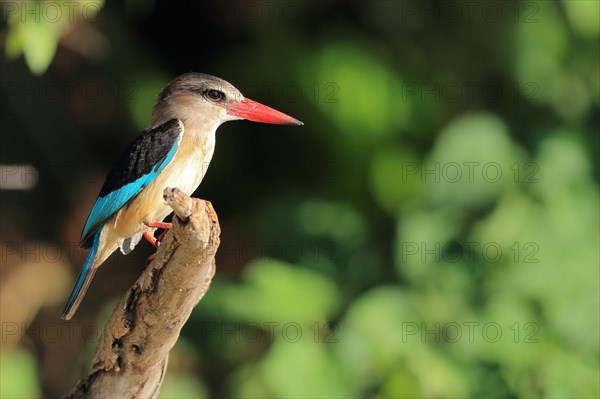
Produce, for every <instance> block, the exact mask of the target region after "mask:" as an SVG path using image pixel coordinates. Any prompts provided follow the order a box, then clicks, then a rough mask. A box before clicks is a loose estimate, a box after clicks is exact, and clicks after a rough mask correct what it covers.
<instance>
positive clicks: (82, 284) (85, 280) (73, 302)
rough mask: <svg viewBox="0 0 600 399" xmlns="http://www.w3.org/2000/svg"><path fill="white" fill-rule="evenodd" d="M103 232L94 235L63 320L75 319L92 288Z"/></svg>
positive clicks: (100, 230) (66, 306) (99, 230)
mask: <svg viewBox="0 0 600 399" xmlns="http://www.w3.org/2000/svg"><path fill="white" fill-rule="evenodd" d="M101 232H102V228H100V229H98V231H97V232H96V234H95V235H94V241H93V244H92V248H90V252H88V255H87V258H86V259H85V262H84V263H83V267H82V268H81V271H80V272H79V276H78V277H77V281H76V282H75V286H74V287H73V290H72V291H71V295H69V299H68V300H67V304H66V305H65V309H64V310H63V314H62V316H61V318H62V319H65V320H69V319H71V317H73V315H74V314H75V311H76V310H77V308H78V307H79V304H80V303H81V300H82V299H83V297H84V295H85V293H86V291H87V289H88V287H89V286H90V283H91V282H92V278H93V277H94V274H95V273H96V269H97V268H96V267H95V266H94V258H95V257H96V253H97V252H98V247H99V245H100V233H101Z"/></svg>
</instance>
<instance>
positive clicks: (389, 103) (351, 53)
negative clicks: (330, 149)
mask: <svg viewBox="0 0 600 399" xmlns="http://www.w3.org/2000/svg"><path fill="white" fill-rule="evenodd" d="M299 67H300V71H302V72H301V76H311V79H317V82H319V84H321V85H323V88H327V87H330V89H328V90H329V91H328V92H327V94H331V96H325V97H323V98H322V99H320V100H319V101H316V106H317V108H318V109H319V110H320V111H321V112H322V113H323V115H324V116H325V117H326V118H327V119H328V120H331V121H332V122H333V123H334V124H335V125H336V126H337V127H338V132H339V134H340V135H343V137H338V138H337V140H338V145H340V146H342V147H346V146H352V147H354V148H353V150H355V151H360V150H362V151H364V150H366V148H368V147H364V146H365V145H369V144H372V143H376V142H378V141H381V140H382V139H384V138H385V137H390V136H393V135H395V134H397V133H398V132H399V131H401V129H402V128H403V127H406V125H407V123H408V119H409V118H410V114H411V107H410V103H409V102H407V101H404V99H403V97H402V79H401V77H400V75H399V74H398V72H397V71H394V70H393V69H392V66H391V65H390V64H389V61H388V60H386V59H385V58H384V57H383V56H382V55H380V54H377V53H376V52H374V51H372V50H369V49H367V48H365V47H364V46H360V45H356V44H354V43H349V42H337V43H331V44H329V45H327V46H326V47H324V48H323V49H322V50H321V51H319V52H318V53H317V54H315V57H314V58H313V59H311V58H307V59H306V63H304V64H302V65H299ZM307 71H311V73H310V74H307ZM327 84H329V85H330V86H327V87H325V85H327ZM333 93H335V94H333ZM339 140H341V142H340V141H339Z"/></svg>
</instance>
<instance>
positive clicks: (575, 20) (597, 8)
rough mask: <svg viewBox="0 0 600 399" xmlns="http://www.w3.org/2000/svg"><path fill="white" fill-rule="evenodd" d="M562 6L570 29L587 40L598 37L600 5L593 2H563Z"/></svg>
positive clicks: (588, 0)
mask: <svg viewBox="0 0 600 399" xmlns="http://www.w3.org/2000/svg"><path fill="white" fill-rule="evenodd" d="M562 4H563V6H564V7H565V11H566V14H567V19H568V20H569V23H570V24H571V27H572V28H573V30H574V31H575V32H577V33H578V34H579V35H580V36H583V37H585V38H588V39H594V38H597V37H598V36H599V35H600V3H599V2H597V1H595V0H579V1H570V0H563V1H562Z"/></svg>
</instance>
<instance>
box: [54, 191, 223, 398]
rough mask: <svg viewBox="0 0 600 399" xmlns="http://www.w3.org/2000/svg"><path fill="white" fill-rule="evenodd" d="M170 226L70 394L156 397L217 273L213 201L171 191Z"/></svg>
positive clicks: (166, 194) (168, 193)
mask: <svg viewBox="0 0 600 399" xmlns="http://www.w3.org/2000/svg"><path fill="white" fill-rule="evenodd" d="M164 198H165V201H166V202H167V203H168V204H169V206H171V207H172V208H173V210H174V211H175V215H174V216H173V227H172V229H171V230H170V231H169V233H168V234H167V235H166V236H165V238H164V239H163V241H162V244H161V245H160V247H159V249H158V252H157V254H156V257H155V258H154V260H153V261H152V262H151V263H150V264H149V265H148V267H147V268H146V270H145V271H144V273H142V275H141V276H140V278H138V280H137V281H136V282H135V283H134V284H133V286H132V287H131V288H130V290H129V291H128V292H127V294H126V295H125V296H124V297H123V299H122V300H121V303H120V304H119V305H118V306H117V308H116V309H115V310H114V311H113V314H112V316H111V318H110V320H109V321H108V323H107V324H106V326H105V328H104V332H103V334H102V337H101V339H100V342H99V344H98V348H97V349H96V353H95V355H94V358H93V360H92V367H91V370H90V372H89V374H88V376H87V377H86V378H85V379H83V380H81V381H79V383H78V384H77V385H76V386H75V387H74V388H73V390H72V391H71V392H70V393H69V394H68V395H66V396H65V397H66V398H116V397H119V398H144V399H145V398H155V397H156V396H158V391H159V388H160V385H161V383H162V381H163V378H164V375H165V372H166V368H167V360H168V356H169V351H170V350H171V348H172V347H173V346H174V345H175V342H177V338H178V337H179V333H180V331H181V328H182V327H183V325H184V323H185V322H186V321H187V319H188V318H189V316H190V313H191V312H192V309H193V308H194V306H195V305H196V304H197V303H198V302H199V301H200V299H201V298H202V296H203V295H204V294H205V293H206V290H207V289H208V286H209V285H210V282H211V279H212V277H213V275H214V273H215V258H214V257H215V254H216V251H217V248H218V246H219V234H220V227H219V222H218V219H217V215H216V213H215V211H214V209H213V207H212V205H211V204H210V202H207V201H203V200H199V199H192V198H190V197H188V196H187V195H185V194H184V193H183V192H182V191H181V190H179V189H177V188H167V189H165V192H164Z"/></svg>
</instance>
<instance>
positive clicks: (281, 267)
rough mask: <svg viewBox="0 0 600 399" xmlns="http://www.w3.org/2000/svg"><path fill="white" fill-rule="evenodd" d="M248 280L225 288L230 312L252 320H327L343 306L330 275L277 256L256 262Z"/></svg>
mask: <svg viewBox="0 0 600 399" xmlns="http://www.w3.org/2000/svg"><path fill="white" fill-rule="evenodd" d="M244 281H245V282H244V284H243V285H241V286H239V285H231V286H229V287H227V289H225V290H223V292H222V294H223V297H222V298H221V301H223V307H224V309H225V311H226V312H227V313H228V314H229V315H230V316H236V317H237V318H238V319H240V320H246V321H251V322H258V323H262V322H267V323H270V322H294V323H298V324H301V325H303V326H306V325H311V324H313V323H315V322H323V321H325V320H327V318H328V317H331V316H332V314H333V312H334V311H335V310H336V309H337V308H338V307H339V304H340V294H339V292H338V289H337V288H336V286H335V285H334V284H333V283H332V282H331V281H330V280H328V279H327V278H325V277H323V276H321V275H319V274H317V273H315V272H312V271H308V270H305V269H301V268H298V267H294V266H292V265H289V264H286V263H284V262H279V261H276V260H273V259H261V260H259V261H256V262H254V263H252V264H251V265H250V266H249V267H248V268H247V269H246V272H245V273H244Z"/></svg>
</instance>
